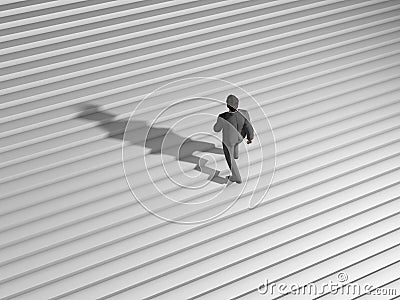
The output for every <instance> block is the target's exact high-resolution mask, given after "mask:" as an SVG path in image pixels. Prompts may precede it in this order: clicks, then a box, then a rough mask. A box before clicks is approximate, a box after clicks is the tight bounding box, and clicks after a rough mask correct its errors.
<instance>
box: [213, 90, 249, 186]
mask: <svg viewBox="0 0 400 300" xmlns="http://www.w3.org/2000/svg"><path fill="white" fill-rule="evenodd" d="M226 105H227V107H228V111H227V112H224V113H222V114H219V116H218V119H217V123H215V125H214V131H215V132H219V131H221V130H222V147H223V150H224V154H225V158H226V162H227V163H228V166H229V169H230V170H231V172H232V175H231V176H229V177H228V180H230V181H233V182H236V183H242V178H241V177H240V173H239V169H238V167H237V164H236V162H235V159H238V158H239V143H241V142H242V141H243V139H244V138H245V137H247V144H250V143H251V142H252V140H253V138H254V130H253V126H252V125H251V123H250V116H249V113H248V112H247V111H246V110H244V109H238V107H239V99H238V98H237V97H236V96H234V95H229V96H228V97H227V98H226Z"/></svg>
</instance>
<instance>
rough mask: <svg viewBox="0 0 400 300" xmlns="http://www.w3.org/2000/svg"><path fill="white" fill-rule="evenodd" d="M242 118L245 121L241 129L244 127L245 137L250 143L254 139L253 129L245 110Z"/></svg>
mask: <svg viewBox="0 0 400 300" xmlns="http://www.w3.org/2000/svg"><path fill="white" fill-rule="evenodd" d="M243 116H244V119H245V121H244V124H243V127H244V130H245V132H246V137H247V139H248V140H249V141H250V143H251V141H252V140H253V139H254V128H253V126H252V125H251V122H250V115H249V113H248V111H247V110H246V111H243ZM247 143H248V144H250V143H249V142H247Z"/></svg>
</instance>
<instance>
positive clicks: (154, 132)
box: [78, 105, 227, 184]
mask: <svg viewBox="0 0 400 300" xmlns="http://www.w3.org/2000/svg"><path fill="white" fill-rule="evenodd" d="M78 117H79V118H82V119H86V120H90V121H97V122H100V125H99V126H100V127H101V128H103V129H104V130H105V131H106V132H107V133H108V134H109V137H111V138H114V139H118V140H121V141H122V140H124V142H125V143H128V144H131V145H138V146H143V145H144V147H146V148H149V149H150V154H167V155H170V156H173V157H175V159H176V160H179V161H184V162H189V163H192V164H193V165H194V169H195V170H197V171H199V172H202V173H205V174H207V175H208V180H210V181H213V182H215V183H218V184H225V183H227V179H226V177H221V176H220V171H219V170H215V169H213V168H210V167H208V166H206V163H207V160H205V159H204V158H201V157H199V156H197V155H194V154H193V153H194V152H195V151H200V152H205V153H214V154H223V150H222V149H221V148H217V147H215V145H214V144H213V143H208V142H202V141H196V140H193V139H191V138H185V137H183V136H181V135H179V134H176V133H175V132H173V130H171V129H170V128H166V127H157V126H149V124H147V122H146V121H143V120H132V119H131V120H130V121H129V126H128V128H127V131H126V133H125V138H124V132H125V128H126V127H127V124H128V120H126V119H125V120H114V118H115V117H116V116H114V115H112V114H110V113H107V112H104V111H100V110H99V109H98V107H97V106H96V105H86V106H84V107H83V112H82V113H81V114H80V115H79V116H78Z"/></svg>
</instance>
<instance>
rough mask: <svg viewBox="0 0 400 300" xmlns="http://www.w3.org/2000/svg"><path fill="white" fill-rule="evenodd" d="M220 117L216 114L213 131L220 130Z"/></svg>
mask: <svg viewBox="0 0 400 300" xmlns="http://www.w3.org/2000/svg"><path fill="white" fill-rule="evenodd" d="M222 122H223V120H222V117H221V116H218V118H217V122H216V123H215V124H214V131H215V132H220V131H221V130H222Z"/></svg>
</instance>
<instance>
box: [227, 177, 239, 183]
mask: <svg viewBox="0 0 400 300" xmlns="http://www.w3.org/2000/svg"><path fill="white" fill-rule="evenodd" d="M231 177H232V176H227V178H228V180H229V181H231V182H236V183H238V184H241V183H242V181H241V180H233V179H232V178H231Z"/></svg>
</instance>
